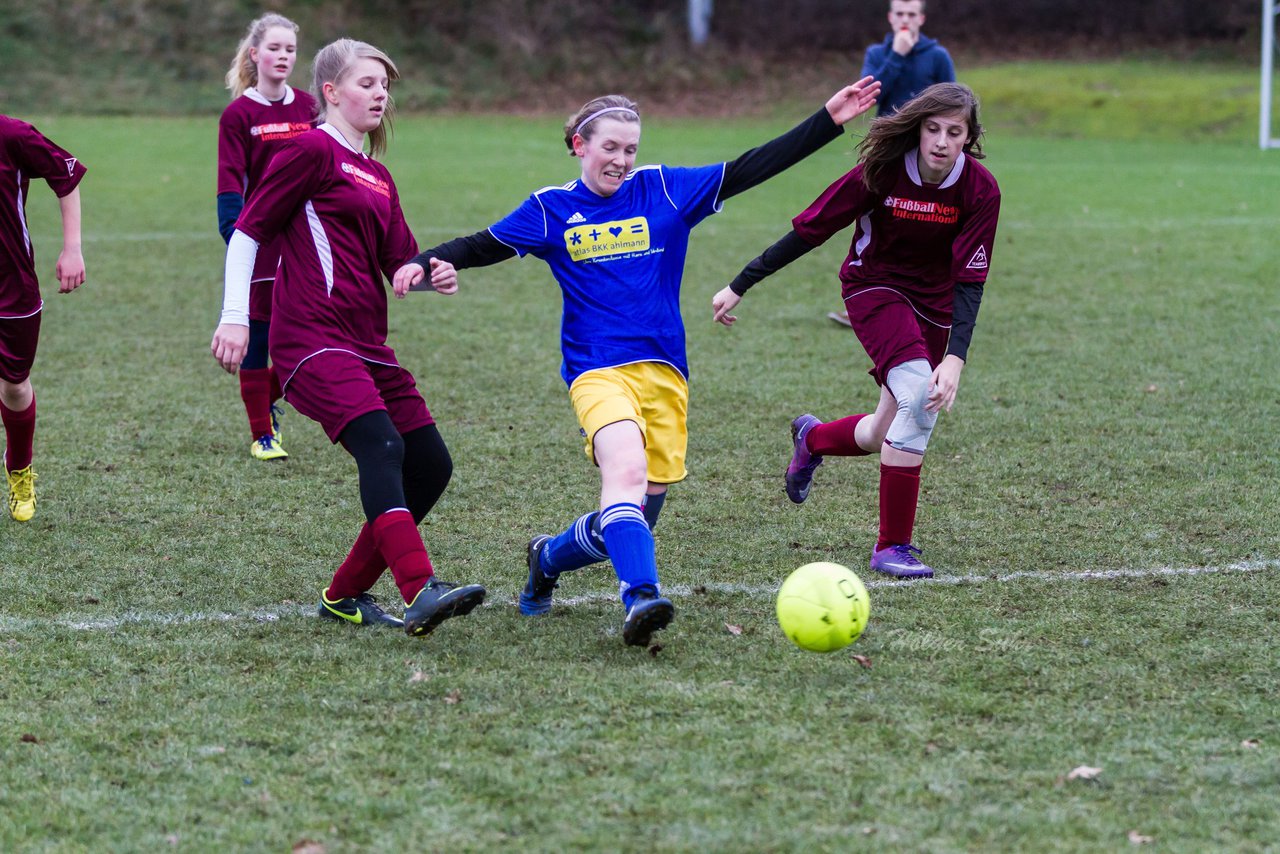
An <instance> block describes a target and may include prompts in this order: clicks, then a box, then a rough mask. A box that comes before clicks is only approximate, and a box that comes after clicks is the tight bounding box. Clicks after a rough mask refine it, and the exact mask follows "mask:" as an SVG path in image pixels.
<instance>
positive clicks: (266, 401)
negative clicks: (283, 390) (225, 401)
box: [240, 368, 271, 439]
mask: <svg viewBox="0 0 1280 854" xmlns="http://www.w3.org/2000/svg"><path fill="white" fill-rule="evenodd" d="M270 370H271V369H270V368H254V369H253V370H245V369H244V368H241V369H240V399H241V400H243V401H244V411H245V413H246V414H247V415H248V416H249V432H250V433H252V434H253V438H255V439H257V438H258V437H259V436H266V435H267V434H268V433H270V432H271V376H270Z"/></svg>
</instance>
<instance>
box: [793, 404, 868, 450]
mask: <svg viewBox="0 0 1280 854" xmlns="http://www.w3.org/2000/svg"><path fill="white" fill-rule="evenodd" d="M866 417H867V416H866V414H862V415H850V416H849V417H848V418H841V419H840V420H839V421H832V422H829V423H827V424H819V425H818V426H817V427H814V428H812V429H811V430H810V431H809V432H808V433H806V434H805V436H804V444H805V447H806V448H808V449H809V453H811V454H817V455H818V456H821V457H826V456H831V457H865V456H867V455H868V454H870V453H871V452H870V451H867V450H863V448H862V447H861V446H860V445H859V444H858V443H857V442H856V441H854V438H853V431H854V428H855V427H857V426H858V422H859V421H861V420H862V419H864V418H866Z"/></svg>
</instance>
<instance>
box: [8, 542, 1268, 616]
mask: <svg viewBox="0 0 1280 854" xmlns="http://www.w3.org/2000/svg"><path fill="white" fill-rule="evenodd" d="M1276 569H1280V560H1259V561H1246V562H1243V563H1233V564H1228V565H1226V566H1186V567H1173V566H1165V567H1153V568H1150V569H1100V570H1090V571H1085V572H1033V571H1027V572H1010V573H1007V574H1005V575H944V576H936V577H934V578H926V579H918V580H916V581H894V580H890V579H878V578H872V579H869V580H867V581H866V586H867V587H868V588H869V589H871V590H895V589H898V588H905V587H911V588H916V587H957V586H960V585H968V584H1012V583H1022V582H1030V583H1040V584H1060V583H1068V582H1090V581H1108V580H1111V579H1116V578H1163V577H1173V576H1188V575H1227V574H1240V573H1252V572H1266V571H1268V570H1276ZM863 574H864V575H865V574H866V573H865V572H864V573H863ZM777 590H778V585H777V584H723V583H716V582H709V583H707V584H697V585H692V586H690V585H687V584H677V585H672V586H670V587H664V588H663V590H662V592H663V593H664V594H666V595H667V596H671V597H673V598H677V599H688V598H690V597H694V596H699V595H702V594H705V593H727V594H731V595H735V596H747V597H750V598H763V597H772V596H773V595H774V594H775V593H776V592H777ZM617 598H618V596H617V594H616V593H614V592H612V591H608V592H604V591H600V592H595V593H586V594H582V595H579V596H557V597H556V599H555V602H556V604H557V605H587V604H594V603H598V602H616V601H617ZM510 599H511V597H509V596H498V597H491V598H490V600H489V601H488V602H487V603H485V605H484V607H486V608H492V607H511V604H512V603H511V601H510ZM314 615H315V608H314V606H310V605H306V606H303V605H292V606H286V607H279V608H255V609H253V610H249V611H238V612H220V611H195V612H191V613H186V614H148V613H129V614H121V615H120V616H117V617H106V618H103V619H98V620H84V619H76V618H72V617H51V618H47V619H33V618H23V617H6V616H3V615H0V634H27V633H32V632H43V631H48V630H49V629H54V628H60V629H72V630H75V631H85V632H94V631H112V630H114V629H120V628H124V627H126V626H133V625H138V626H180V625H184V624H188V623H231V622H236V623H243V622H257V623H273V622H277V621H279V620H289V619H295V618H298V617H312V616H314Z"/></svg>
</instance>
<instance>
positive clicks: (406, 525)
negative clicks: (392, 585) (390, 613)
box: [373, 508, 435, 604]
mask: <svg viewBox="0 0 1280 854" xmlns="http://www.w3.org/2000/svg"><path fill="white" fill-rule="evenodd" d="M373 538H374V540H376V541H377V544H378V551H380V552H382V556H383V557H385V558H386V559H387V563H388V564H390V565H391V575H392V576H393V577H394V578H395V580H396V586H397V587H399V588H400V595H401V596H403V597H404V601H405V603H406V604H408V603H410V602H412V601H413V597H415V596H417V595H418V592H419V591H420V590H422V588H424V587H426V586H427V582H428V581H430V580H431V576H432V575H433V574H435V570H434V569H432V567H431V558H429V557H427V547H426V546H424V545H423V544H422V535H421V534H419V533H418V526H417V525H415V524H414V523H413V516H411V515H409V511H408V510H405V509H404V508H398V509H396V510H388V511H387V512H386V513H383V514H382V515H381V516H379V517H378V518H377V519H374V520H373Z"/></svg>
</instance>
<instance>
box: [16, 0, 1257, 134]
mask: <svg viewBox="0 0 1280 854" xmlns="http://www.w3.org/2000/svg"><path fill="white" fill-rule="evenodd" d="M887 8H888V2H887V0H785V2H779V0H715V4H714V12H713V17H712V21H711V40H710V43H709V44H707V45H706V46H704V47H703V48H700V49H694V48H692V47H691V46H690V45H689V43H688V32H687V20H686V2H685V0H626V2H624V0H469V1H468V0H435V2H421V0H419V2H408V0H349V2H330V0H297V1H296V2H278V3H274V4H268V5H265V6H264V5H262V4H259V3H256V2H245V1H244V0H203V2H180V0H106V1H105V2H96V1H95V0H0V58H2V61H0V105H4V106H3V107H0V109H10V110H11V109H12V108H13V106H15V105H20V106H23V107H28V108H30V107H32V106H34V107H35V108H37V109H39V108H40V107H41V106H43V107H45V108H47V109H58V108H74V109H80V110H88V111H129V112H172V111H179V112H187V111H204V110H207V109H209V108H211V107H213V106H216V105H217V104H218V103H225V93H223V92H222V89H221V83H220V79H221V76H222V74H223V73H224V72H225V70H226V67H227V65H228V63H229V61H230V59H231V55H232V53H233V52H234V50H235V46H236V43H237V41H238V40H239V38H240V36H241V35H242V33H243V30H244V27H245V25H246V24H247V23H248V21H250V20H251V19H252V18H254V17H256V16H257V15H259V14H261V13H262V12H263V11H265V10H268V9H269V10H273V11H279V12H281V13H283V14H285V15H288V16H289V17H291V18H293V19H294V20H295V21H297V22H298V23H299V25H300V26H301V28H302V33H301V35H302V54H303V56H302V60H303V62H304V63H305V62H307V61H309V59H310V56H311V54H312V53H313V52H314V50H315V49H316V48H317V47H319V46H320V45H321V44H323V43H324V42H326V41H329V40H330V39H332V38H335V37H338V36H341V35H349V36H352V37H355V38H361V39H363V40H365V41H370V42H373V43H375V44H377V45H379V46H380V47H383V48H384V49H386V50H387V51H388V52H389V53H391V55H392V56H393V57H394V58H395V59H396V60H397V61H398V62H399V64H400V65H401V67H402V70H403V71H405V72H406V77H407V78H408V79H409V80H410V81H412V82H413V83H414V86H413V87H412V91H411V92H410V91H407V89H408V88H409V87H406V91H405V94H404V95H402V97H401V104H402V106H408V107H410V108H413V107H423V106H427V107H430V106H440V105H452V106H459V107H469V106H477V105H488V106H502V107H512V106H520V105H527V106H528V107H529V108H531V109H536V108H540V107H544V106H547V105H548V104H549V103H555V104H556V105H557V106H559V105H561V104H562V103H563V101H564V99H565V97H566V96H565V95H564V93H567V92H569V91H577V92H578V93H579V94H580V90H581V88H582V86H584V85H587V84H590V88H592V89H593V90H594V89H595V88H598V87H600V86H608V87H613V88H621V89H627V90H633V91H634V90H636V89H637V88H642V89H644V90H646V91H651V92H657V93H659V94H660V95H665V96H669V97H671V98H680V97H682V96H683V97H689V98H692V99H694V100H695V101H697V100H698V99H699V96H702V99H703V100H704V101H706V100H711V98H710V97H708V93H712V92H716V91H724V90H726V89H730V88H735V87H738V86H740V85H749V86H750V87H751V88H753V89H756V90H761V91H763V92H764V93H765V94H767V93H768V92H769V91H770V87H775V88H777V87H784V88H785V86H786V81H791V82H792V83H795V82H796V81H800V82H799V85H800V86H801V88H803V82H804V80H805V79H806V77H807V76H812V77H815V78H817V77H820V78H822V79H824V80H826V81H829V80H830V74H831V72H832V70H833V69H838V68H843V69H847V68H849V67H852V68H853V70H854V71H855V72H856V71H857V70H858V67H860V63H861V58H862V53H863V50H864V49H865V47H866V46H867V45H868V44H869V43H871V42H874V41H878V40H880V39H881V38H883V36H884V35H885V33H886V31H887V24H886V21H885V13H886V11H887ZM1260 9H1261V4H1260V2H1259V0H1220V2H1217V3H1214V4H1205V3H1203V2H1202V0H1020V2H1017V3H992V2H990V0H945V2H944V0H933V2H930V3H929V5H928V9H927V13H928V23H927V25H926V27H925V31H926V33H928V34H930V35H932V36H934V37H935V38H938V39H939V40H941V41H942V42H943V43H944V44H945V45H946V46H947V47H948V48H949V49H950V50H951V51H952V53H953V54H954V55H956V56H957V57H958V58H959V59H960V60H961V61H964V60H966V59H968V60H971V61H985V60H991V59H998V58H1028V57H1038V56H1046V55H1048V56H1055V57H1071V56H1099V55H1119V54H1123V53H1131V52H1134V51H1153V50H1155V51H1166V52H1167V51H1177V52H1182V53H1188V52H1191V53H1196V54H1206V55H1210V56H1212V57H1214V58H1217V59H1224V60H1234V61H1240V62H1245V61H1255V62H1256V56H1257V49H1258V48H1257V45H1258V38H1259V32H1260V27H1261V11H1260ZM305 76H306V68H305V65H303V64H302V63H300V67H299V72H295V77H294V82H295V83H298V84H299V85H305ZM824 85H827V84H824Z"/></svg>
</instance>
